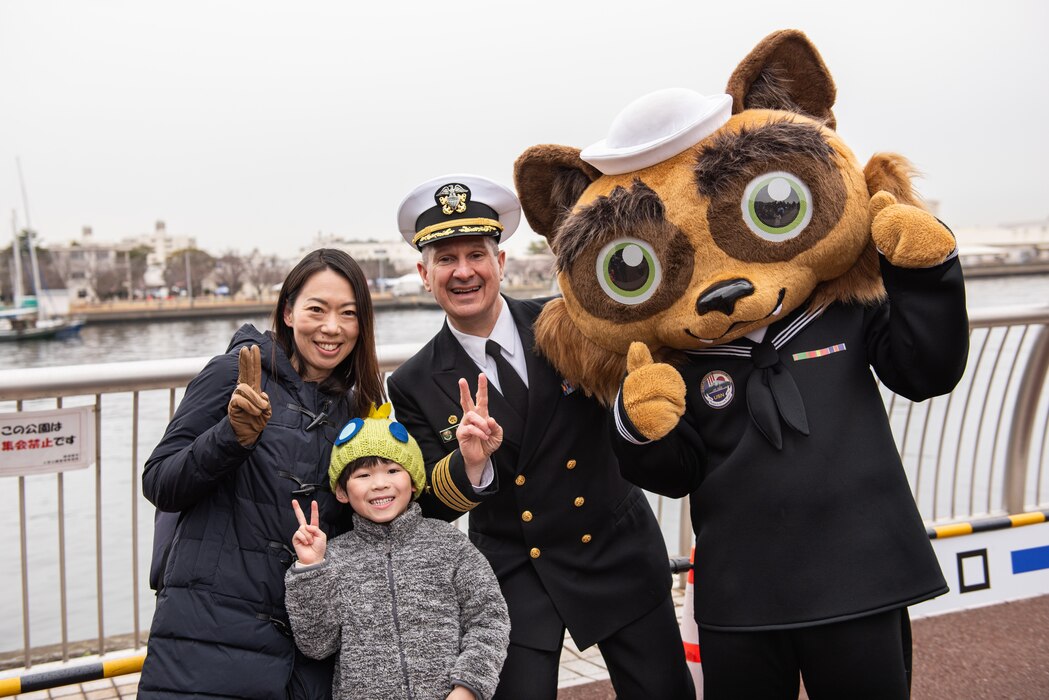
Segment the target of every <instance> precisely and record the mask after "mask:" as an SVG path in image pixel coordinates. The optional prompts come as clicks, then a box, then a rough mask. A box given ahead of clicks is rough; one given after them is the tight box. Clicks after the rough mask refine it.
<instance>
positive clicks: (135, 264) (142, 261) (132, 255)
mask: <svg viewBox="0 0 1049 700" xmlns="http://www.w3.org/2000/svg"><path fill="white" fill-rule="evenodd" d="M152 252H153V248H151V247H150V246H148V245H138V246H135V247H134V248H132V249H131V250H129V251H127V252H126V253H125V254H124V255H125V256H126V257H125V258H124V264H125V268H124V275H125V276H126V277H127V281H128V283H130V285H131V289H129V290H128V294H130V295H131V296H134V295H135V290H141V289H144V288H145V286H146V283H145V280H144V279H143V277H144V276H145V274H146V267H147V264H148V258H149V254H150V253H152ZM129 268H130V269H129Z"/></svg>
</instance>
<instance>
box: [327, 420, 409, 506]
mask: <svg viewBox="0 0 1049 700" xmlns="http://www.w3.org/2000/svg"><path fill="white" fill-rule="evenodd" d="M391 408H392V407H391V405H390V404H389V403H384V404H383V405H382V406H379V408H376V407H375V404H372V407H371V410H370V411H369V412H368V417H367V418H354V419H353V420H351V421H350V422H349V423H347V424H346V425H345V427H343V429H342V430H341V431H340V432H339V437H337V438H335V447H333V448H332V450H331V466H330V467H328V479H329V480H330V481H331V490H332V493H334V492H335V487H336V485H337V484H338V483H339V477H340V476H341V475H342V470H343V469H345V468H346V465H348V464H350V463H351V462H353V461H354V460H357V459H360V458H361V457H382V458H383V459H388V460H390V461H391V462H397V464H400V465H401V466H402V467H404V470H405V471H406V472H408V475H409V476H410V477H411V478H412V486H414V487H415V493H414V494H412V498H418V497H419V496H420V495H422V492H423V489H424V488H425V487H426V470H425V469H424V468H423V453H422V450H420V449H419V443H417V442H416V441H415V438H413V437H412V436H411V435H409V434H408V430H407V428H405V427H404V426H403V425H401V424H400V423H398V422H397V421H392V420H390V410H391Z"/></svg>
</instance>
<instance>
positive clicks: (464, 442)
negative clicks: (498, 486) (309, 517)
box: [455, 374, 503, 484]
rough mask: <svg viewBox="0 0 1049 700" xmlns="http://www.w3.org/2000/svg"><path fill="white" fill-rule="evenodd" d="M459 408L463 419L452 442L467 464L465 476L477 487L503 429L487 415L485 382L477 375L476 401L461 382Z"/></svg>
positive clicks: (497, 445) (465, 384)
mask: <svg viewBox="0 0 1049 700" xmlns="http://www.w3.org/2000/svg"><path fill="white" fill-rule="evenodd" d="M459 405H460V406H462V408H463V417H462V419H461V420H460V421H459V427H458V428H456V429H455V438H456V440H458V441H459V452H460V453H461V454H462V456H463V461H464V462H465V463H466V476H467V478H469V479H470V483H471V484H477V483H479V482H480V480H481V475H482V474H483V472H484V465H485V464H486V463H487V462H488V459H489V457H491V456H492V454H493V453H494V452H495V451H496V450H498V449H499V446H500V445H502V444H503V428H502V426H501V425H499V423H498V422H496V420H495V418H492V417H491V416H490V415H488V378H487V377H486V376H484V375H483V374H479V375H477V398H476V401H475V400H474V399H473V398H471V397H470V385H469V384H467V383H466V380H465V379H460V380H459Z"/></svg>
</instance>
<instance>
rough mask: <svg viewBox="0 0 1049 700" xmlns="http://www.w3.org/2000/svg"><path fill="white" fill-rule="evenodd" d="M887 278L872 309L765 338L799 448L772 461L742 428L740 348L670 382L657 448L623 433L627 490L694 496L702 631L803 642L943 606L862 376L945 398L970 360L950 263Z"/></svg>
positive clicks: (751, 366) (721, 349)
mask: <svg viewBox="0 0 1049 700" xmlns="http://www.w3.org/2000/svg"><path fill="white" fill-rule="evenodd" d="M882 277H883V279H884V281H885V287H886V291H887V292H888V297H889V301H887V302H885V303H883V304H881V305H877V306H859V305H851V304H841V303H834V304H831V305H830V306H828V307H827V308H826V309H824V310H823V312H822V314H819V315H817V314H813V313H808V312H811V311H812V310H811V309H805V308H804V307H802V308H801V309H799V310H798V311H796V312H795V313H792V314H790V315H789V316H788V317H787V318H785V319H783V320H782V321H779V322H777V323H775V324H772V325H771V326H769V327H768V328H767V329H766V335H765V339H764V341H772V340H773V339H776V338H779V342H780V343H781V345H780V346H779V347H778V349H777V354H778V359H779V361H780V362H781V363H782V365H783V367H784V368H785V371H788V372H790V374H791V375H792V376H793V379H794V381H795V383H796V384H797V386H798V389H799V390H800V393H801V396H802V400H803V403H804V409H805V412H806V414H807V420H808V428H809V432H810V434H809V435H808V436H805V435H802V434H801V433H800V432H798V431H796V430H793V429H791V428H790V427H787V426H786V425H784V426H782V450H777V449H776V448H775V447H774V446H773V444H772V443H771V442H770V440H768V439H767V438H766V437H765V436H764V435H763V434H762V432H761V431H760V430H759V429H758V428H757V426H756V425H755V423H754V421H752V419H751V417H750V414H749V412H748V402H747V385H748V382H754V381H761V380H762V377H761V375H760V373H759V372H758V371H755V367H756V365H755V363H754V361H753V360H752V359H751V357H750V356H748V355H749V353H750V351H751V350H753V349H754V347H755V344H754V343H753V342H751V341H749V340H746V339H742V338H741V339H739V340H736V341H733V342H732V343H730V344H727V345H723V346H714V347H711V348H710V349H709V350H703V351H699V352H695V353H690V354H689V355H688V360H687V361H686V363H685V364H684V365H683V366H680V367H679V368H678V369H679V371H680V372H681V374H682V377H683V378H684V380H685V385H686V387H687V395H686V408H685V415H684V417H683V418H682V420H681V422H680V423H679V424H678V426H677V427H676V428H675V429H674V430H673V431H672V432H671V433H670V434H669V435H667V436H666V437H665V438H663V439H662V440H658V441H655V442H650V443H647V444H634V442H635V441H637V442H640V441H643V440H644V437H643V436H641V435H640V433H637V432H636V429H634V428H633V426H631V425H629V423H626V424H625V425H621V427H620V433H619V434H617V436H616V437H617V440H616V444H617V452H618V453H619V455H620V460H621V462H620V463H621V465H622V469H623V472H624V474H625V475H626V476H627V478H629V479H630V480H632V481H634V482H635V483H637V484H639V485H641V486H642V487H644V488H646V489H649V490H652V491H655V492H658V493H662V494H665V495H669V496H674V497H681V496H684V495H688V494H691V511H692V524H693V527H694V529H695V532H696V564H695V596H696V597H695V603H696V604H695V614H696V620H697V622H698V623H699V624H700V625H702V626H704V627H707V628H711V629H723V630H767V629H777V628H783V629H786V628H792V627H805V626H810V625H816V624H821V623H826V622H834V621H841V620H847V619H850V618H855V617H861V616H864V615H870V614H874V613H877V612H881V611H885V610H889V609H893V608H899V607H903V606H907V605H910V604H913V603H917V602H920V601H922V600H926V599H928V598H932V597H934V596H937V595H940V594H942V593H944V592H946V590H947V586H946V583H945V582H944V578H943V575H942V574H941V572H940V568H939V565H938V564H937V561H936V558H935V555H934V553H933V551H932V547H931V545H930V544H929V541H928V536H927V535H926V531H925V528H924V526H923V524H922V520H921V517H920V516H919V514H918V510H917V507H916V506H915V504H914V499H913V496H912V495H911V492H910V489H909V487H908V483H907V478H906V475H905V473H904V470H903V466H902V464H901V461H900V457H899V453H898V451H897V447H896V443H895V442H894V440H893V436H892V434H891V432H890V428H889V423H888V419H887V417H886V414H885V407H884V403H883V400H882V397H881V394H880V392H879V388H878V385H877V382H876V380H875V377H874V376H873V375H872V373H871V371H870V368H871V367H873V368H874V370H875V372H876V373H877V376H878V378H880V380H881V381H882V382H883V383H884V385H885V386H886V387H888V388H889V389H891V390H892V391H894V392H896V393H898V394H900V395H902V396H905V397H907V398H909V399H912V400H923V399H926V398H929V397H931V396H934V395H938V394H943V393H946V392H949V391H950V390H951V389H952V388H953V387H954V385H955V384H956V383H957V381H958V379H959V378H960V377H961V374H962V372H963V371H964V368H965V360H966V355H967V348H968V340H967V336H966V335H964V329H966V328H967V324H966V322H965V318H966V316H965V313H966V312H965V298H964V292H963V289H962V276H961V268H960V266H959V264H958V261H957V259H956V258H955V259H951V260H948V261H947V262H945V263H943V264H941V265H939V266H937V267H934V268H930V269H924V270H903V269H898V268H893V267H891V266H890V265H888V264H887V263H886V262H885V261H884V259H883V260H882ZM960 333H961V336H960V337H959V334H960ZM621 408H622V406H620V409H621ZM619 413H620V419H621V423H622V414H623V412H622V411H620V412H619ZM624 435H625V436H629V437H624Z"/></svg>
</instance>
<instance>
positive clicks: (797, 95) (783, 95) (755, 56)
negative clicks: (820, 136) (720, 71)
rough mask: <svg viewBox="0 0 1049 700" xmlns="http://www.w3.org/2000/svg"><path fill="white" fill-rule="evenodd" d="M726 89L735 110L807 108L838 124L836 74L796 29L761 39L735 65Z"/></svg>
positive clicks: (808, 112) (819, 117)
mask: <svg viewBox="0 0 1049 700" xmlns="http://www.w3.org/2000/svg"><path fill="white" fill-rule="evenodd" d="M786 76H790V77H789V78H787V77H786ZM725 92H726V93H728V94H729V95H731V96H732V113H733V114H739V113H740V112H742V111H743V110H745V109H755V108H764V109H768V108H774V109H781V110H784V111H789V112H798V113H800V114H806V115H808V116H810V117H813V118H814V119H817V120H819V121H822V122H824V123H825V124H826V125H827V126H828V127H829V128H831V129H833V128H835V125H836V121H835V119H834V112H833V111H832V110H831V107H833V106H834V99H835V97H836V96H837V89H836V88H835V87H834V80H832V79H831V77H830V71H828V70H827V66H826V65H825V64H824V63H823V58H822V57H821V56H820V54H819V52H818V51H817V50H816V47H815V46H813V45H812V43H811V42H810V41H809V39H808V37H806V36H805V34H804V33H802V32H800V31H798V30H796V29H784V30H781V31H778V32H773V33H772V34H769V35H768V36H767V37H765V38H764V39H762V40H761V42H759V43H758V45H757V46H755V47H754V50H753V51H751V52H750V53H749V54H748V55H747V57H746V58H744V59H743V60H742V61H741V62H740V64H739V66H737V68H736V70H735V71H733V73H732V77H730V78H729V81H728V86H727V87H726V88H725ZM769 102H775V104H769Z"/></svg>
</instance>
